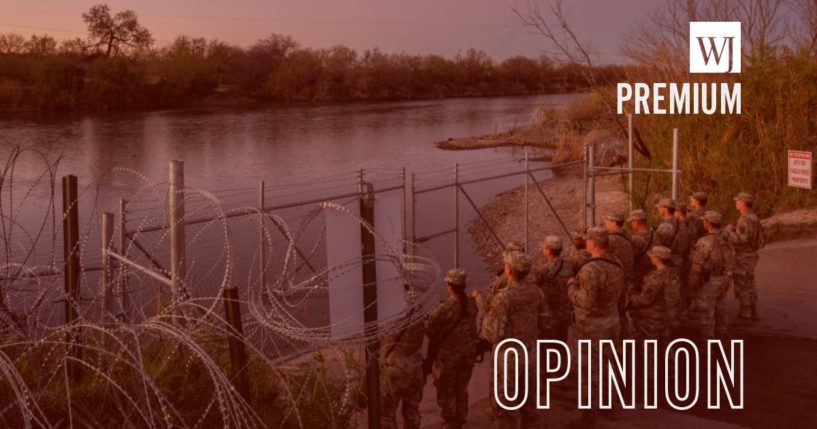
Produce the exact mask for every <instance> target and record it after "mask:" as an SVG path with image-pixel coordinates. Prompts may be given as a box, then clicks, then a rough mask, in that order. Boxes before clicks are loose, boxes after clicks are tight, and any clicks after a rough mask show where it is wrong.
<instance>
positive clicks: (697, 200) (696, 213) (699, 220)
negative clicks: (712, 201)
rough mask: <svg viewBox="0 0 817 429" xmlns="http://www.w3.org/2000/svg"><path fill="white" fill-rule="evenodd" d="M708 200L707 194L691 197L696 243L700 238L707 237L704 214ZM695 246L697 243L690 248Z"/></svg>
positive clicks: (696, 193)
mask: <svg viewBox="0 0 817 429" xmlns="http://www.w3.org/2000/svg"><path fill="white" fill-rule="evenodd" d="M708 199H709V198H708V196H707V195H706V192H700V191H699V192H695V193H693V194H692V195H690V196H689V218H690V219H691V220H692V223H693V224H694V225H695V241H698V239H699V238H701V237H703V236H704V235H706V230H705V229H704V219H703V217H704V213H706V202H707V200H708ZM694 245H695V243H694V242H691V243H690V246H689V247H690V248H691V247H693V246H694Z"/></svg>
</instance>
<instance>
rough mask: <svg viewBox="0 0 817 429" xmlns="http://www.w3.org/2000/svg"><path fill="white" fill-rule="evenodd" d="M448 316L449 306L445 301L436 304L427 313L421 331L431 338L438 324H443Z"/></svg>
mask: <svg viewBox="0 0 817 429" xmlns="http://www.w3.org/2000/svg"><path fill="white" fill-rule="evenodd" d="M448 318H449V306H448V305H447V303H446V302H445V301H443V302H441V303H439V304H437V307H436V308H434V310H433V311H432V312H431V314H429V315H428V317H427V318H426V320H425V322H424V326H423V332H425V334H426V335H427V336H428V337H429V338H433V337H434V336H435V335H436V334H437V332H438V330H439V328H440V326H445V324H446V323H447V320H448Z"/></svg>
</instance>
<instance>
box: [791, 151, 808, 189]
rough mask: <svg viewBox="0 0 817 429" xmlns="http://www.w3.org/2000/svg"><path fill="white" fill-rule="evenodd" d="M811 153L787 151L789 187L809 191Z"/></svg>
mask: <svg viewBox="0 0 817 429" xmlns="http://www.w3.org/2000/svg"><path fill="white" fill-rule="evenodd" d="M811 177H812V172H811V152H805V151H802V150H790V151H789V186H791V187H794V188H803V189H811Z"/></svg>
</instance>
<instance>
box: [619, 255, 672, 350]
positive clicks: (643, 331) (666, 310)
mask: <svg viewBox="0 0 817 429" xmlns="http://www.w3.org/2000/svg"><path fill="white" fill-rule="evenodd" d="M680 306H681V279H680V278H679V277H678V273H677V272H676V271H675V269H674V268H663V269H660V270H655V271H653V272H651V273H649V274H647V276H646V277H644V285H643V286H642V288H641V290H640V291H639V292H638V293H636V294H633V295H632V296H630V315H631V316H632V318H633V327H634V328H635V333H636V339H638V340H643V339H660V338H666V336H667V333H668V332H667V331H668V323H669V322H670V321H671V320H672V319H674V318H675V316H676V315H677V314H678V312H679V311H680Z"/></svg>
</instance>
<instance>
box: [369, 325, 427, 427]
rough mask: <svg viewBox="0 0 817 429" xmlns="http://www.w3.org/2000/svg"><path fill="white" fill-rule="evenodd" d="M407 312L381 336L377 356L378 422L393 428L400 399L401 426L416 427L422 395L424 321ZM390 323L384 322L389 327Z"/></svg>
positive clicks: (395, 424)
mask: <svg viewBox="0 0 817 429" xmlns="http://www.w3.org/2000/svg"><path fill="white" fill-rule="evenodd" d="M411 316H412V314H411V313H410V312H409V313H408V314H406V315H404V316H403V317H402V318H401V319H399V320H398V321H397V322H395V323H396V324H399V325H406V326H404V327H403V328H402V329H400V330H398V331H396V332H394V333H392V334H389V335H387V336H386V338H385V339H384V340H383V345H382V349H381V350H384V353H383V355H382V357H381V360H380V368H381V373H382V374H383V376H382V377H381V387H380V390H381V393H382V400H381V415H380V416H381V417H380V422H381V426H382V427H383V428H384V429H396V428H397V408H398V407H399V406H400V403H401V402H402V404H403V407H402V414H403V427H404V428H406V429H409V428H411V429H418V428H419V427H420V410H419V406H420V401H421V400H422V399H423V385H424V384H425V378H424V377H423V335H424V324H423V323H422V322H421V321H412V320H411ZM392 326H393V325H390V326H388V328H391V327H392Z"/></svg>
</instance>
